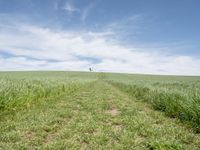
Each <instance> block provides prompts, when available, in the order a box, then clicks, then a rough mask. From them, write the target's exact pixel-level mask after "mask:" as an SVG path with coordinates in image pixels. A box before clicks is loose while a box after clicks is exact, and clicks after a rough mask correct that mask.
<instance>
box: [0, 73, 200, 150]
mask: <svg viewBox="0 0 200 150" xmlns="http://www.w3.org/2000/svg"><path fill="white" fill-rule="evenodd" d="M0 85H1V86H0V117H1V118H0V133H1V134H0V149H161V150H163V149H166V150H168V149H173V150H174V149H177V150H179V149H180V150H182V149H200V135H199V134H198V133H197V131H199V124H200V123H199V118H200V114H199V112H200V78H199V77H175V76H151V75H148V76H145V75H131V74H110V73H105V74H104V73H100V74H99V73H86V72H2V73H0ZM155 109H156V110H155ZM157 110H161V111H157ZM166 115H167V116H170V117H167V116H166ZM188 125H189V126H188Z"/></svg>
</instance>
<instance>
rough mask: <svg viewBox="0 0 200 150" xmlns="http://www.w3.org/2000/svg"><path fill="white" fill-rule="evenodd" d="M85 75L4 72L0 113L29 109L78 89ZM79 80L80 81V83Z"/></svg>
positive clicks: (85, 79) (1, 85)
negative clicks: (41, 101)
mask: <svg viewBox="0 0 200 150" xmlns="http://www.w3.org/2000/svg"><path fill="white" fill-rule="evenodd" d="M86 77H87V73H73V72H71V73H70V72H5V73H1V74H0V112H3V111H10V110H11V111H13V110H14V111H15V110H18V109H20V108H24V107H29V106H31V105H32V104H36V103H38V101H40V100H43V99H46V98H49V97H56V96H59V95H61V94H64V93H65V94H70V93H73V92H75V91H77V89H79V88H80V87H81V86H82V84H83V83H84V82H87V81H91V80H92V79H94V78H95V79H96V77H95V76H94V78H92V76H91V78H90V79H89V78H86ZM80 80H81V81H80Z"/></svg>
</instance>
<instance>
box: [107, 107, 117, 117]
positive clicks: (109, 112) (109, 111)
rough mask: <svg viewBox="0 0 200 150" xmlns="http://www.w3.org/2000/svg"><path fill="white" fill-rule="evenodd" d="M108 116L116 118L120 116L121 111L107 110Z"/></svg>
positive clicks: (115, 109)
mask: <svg viewBox="0 0 200 150" xmlns="http://www.w3.org/2000/svg"><path fill="white" fill-rule="evenodd" d="M106 114H109V115H111V116H113V117H114V116H117V115H118V114H119V111H118V109H117V108H112V109H110V110H107V111H106Z"/></svg>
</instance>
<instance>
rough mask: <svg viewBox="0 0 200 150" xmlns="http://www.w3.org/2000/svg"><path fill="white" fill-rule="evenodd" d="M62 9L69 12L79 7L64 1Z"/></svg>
mask: <svg viewBox="0 0 200 150" xmlns="http://www.w3.org/2000/svg"><path fill="white" fill-rule="evenodd" d="M63 10H65V11H67V12H68V13H69V14H72V13H74V12H79V11H80V9H79V8H77V7H75V6H74V4H73V3H70V2H69V1H67V2H66V3H65V5H64V7H63Z"/></svg>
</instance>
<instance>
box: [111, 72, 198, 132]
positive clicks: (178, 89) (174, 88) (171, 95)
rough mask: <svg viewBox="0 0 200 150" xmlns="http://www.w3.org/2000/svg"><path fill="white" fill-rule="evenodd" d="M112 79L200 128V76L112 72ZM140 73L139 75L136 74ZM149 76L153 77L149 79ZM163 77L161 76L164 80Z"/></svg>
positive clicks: (137, 95) (123, 87)
mask: <svg viewBox="0 0 200 150" xmlns="http://www.w3.org/2000/svg"><path fill="white" fill-rule="evenodd" d="M111 77H112V79H114V80H113V81H109V83H111V84H113V85H114V86H117V87H118V88H120V89H121V90H123V91H124V92H127V93H128V94H129V95H131V96H133V97H136V98H137V99H139V100H143V101H145V102H148V103H150V104H151V105H152V106H153V108H154V109H156V110H160V111H163V112H165V114H166V115H167V116H169V117H173V118H179V119H180V120H181V121H183V122H185V123H187V124H189V125H191V126H192V127H193V128H194V129H195V131H196V132H198V133H199V132H200V78H199V77H176V76H144V75H141V76H138V78H141V79H142V78H143V79H142V80H139V79H137V80H136V79H135V78H134V76H130V77H129V78H126V75H125V76H123V75H121V76H119V77H117V75H115V76H113V75H112V76H111ZM136 77H137V76H136ZM148 78H149V79H148ZM160 79H161V80H160Z"/></svg>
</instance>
